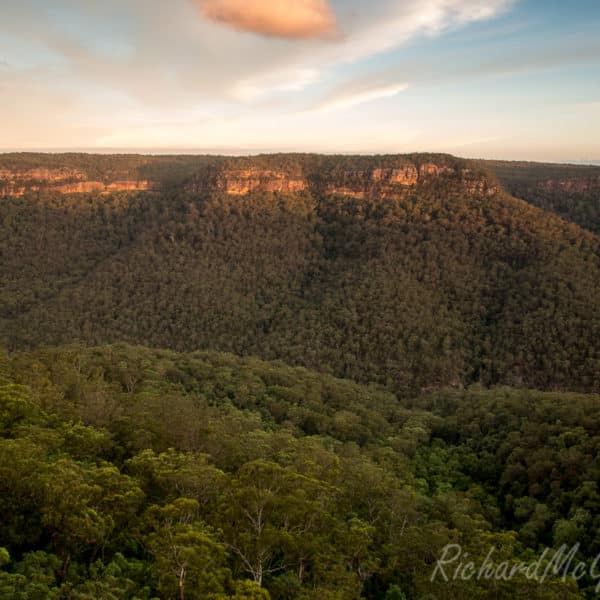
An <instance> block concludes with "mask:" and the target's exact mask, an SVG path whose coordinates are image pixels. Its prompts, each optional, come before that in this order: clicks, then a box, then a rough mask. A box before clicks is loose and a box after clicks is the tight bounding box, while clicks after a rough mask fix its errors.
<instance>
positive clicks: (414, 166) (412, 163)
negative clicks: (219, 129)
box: [0, 155, 497, 199]
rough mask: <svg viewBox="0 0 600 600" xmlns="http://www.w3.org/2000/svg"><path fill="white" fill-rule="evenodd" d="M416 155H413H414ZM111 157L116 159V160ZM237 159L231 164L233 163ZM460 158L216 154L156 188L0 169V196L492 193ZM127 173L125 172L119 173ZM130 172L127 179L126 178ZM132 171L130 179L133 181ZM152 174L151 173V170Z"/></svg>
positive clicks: (119, 179)
mask: <svg viewBox="0 0 600 600" xmlns="http://www.w3.org/2000/svg"><path fill="white" fill-rule="evenodd" d="M415 156H416V155H415ZM115 160H116V161H117V160H118V159H115ZM236 162H237V164H236ZM465 164H466V163H464V161H462V162H460V161H456V160H455V161H450V160H448V159H446V160H443V159H440V160H423V159H419V158H413V156H412V155H411V157H408V156H397V157H389V156H388V157H381V158H377V157H331V158H329V157H320V159H319V157H317V159H315V158H314V157H313V158H310V157H309V158H306V157H304V158H296V159H295V162H294V160H292V159H289V160H288V161H287V162H286V161H285V160H281V159H280V158H279V157H257V158H256V159H254V158H249V159H240V160H237V159H230V160H228V159H220V158H215V159H214V161H213V162H212V163H211V164H209V165H207V166H206V168H203V169H199V170H196V171H195V172H192V173H190V174H187V175H186V176H182V177H181V178H180V179H178V180H175V182H173V181H170V182H169V183H164V184H162V185H161V183H159V180H160V176H159V177H158V178H156V179H151V178H148V177H147V176H146V177H143V176H141V175H140V172H138V173H137V177H136V172H135V171H132V172H131V173H129V174H127V173H126V172H120V171H118V170H111V171H104V173H103V174H102V175H101V176H100V177H99V176H98V174H95V175H93V176H92V177H89V176H88V174H87V173H86V172H84V171H83V170H78V169H73V168H66V167H65V168H55V169H50V168H30V169H20V170H19V169H7V168H4V169H2V168H0V194H2V195H9V196H22V195H24V194H25V193H26V192H27V191H38V190H49V191H55V192H59V193H64V194H72V193H86V192H87V193H92V192H93V193H111V192H116V191H153V190H160V189H161V188H164V189H171V188H175V189H176V188H177V187H180V188H181V189H183V190H184V191H186V192H190V193H199V194H201V193H203V194H207V193H208V194H210V193H215V192H216V193H224V194H229V195H233V196H244V195H247V194H252V193H287V194H296V193H302V192H310V193H314V194H315V195H338V196H348V197H352V198H357V199H366V198H384V199H385V198H392V199H394V198H395V199H402V198H405V197H406V196H407V195H408V194H410V193H411V190H413V189H414V188H415V187H418V186H429V185H434V184H435V182H436V181H439V180H444V181H446V182H447V183H448V185H451V186H452V187H453V189H460V191H462V192H467V193H469V194H483V195H492V194H494V193H496V191H497V188H496V187H495V186H494V184H492V183H490V182H489V180H488V178H487V176H486V175H485V174H483V173H482V172H481V171H480V170H475V171H473V170H471V169H470V168H466V166H465ZM123 175H125V176H126V177H123ZM127 175H129V177H127ZM131 175H133V176H134V177H135V178H132V177H131ZM150 177H153V175H150Z"/></svg>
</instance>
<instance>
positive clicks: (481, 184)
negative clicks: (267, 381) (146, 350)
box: [0, 155, 600, 393]
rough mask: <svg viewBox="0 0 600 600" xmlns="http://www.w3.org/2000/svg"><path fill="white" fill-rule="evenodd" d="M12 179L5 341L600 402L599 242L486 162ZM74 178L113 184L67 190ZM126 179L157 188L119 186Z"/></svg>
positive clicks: (71, 173)
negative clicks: (504, 184)
mask: <svg viewBox="0 0 600 600" xmlns="http://www.w3.org/2000/svg"><path fill="white" fill-rule="evenodd" d="M0 169H4V171H5V179H4V181H5V184H4V185H5V188H4V189H5V193H6V194H9V195H7V196H6V197H5V198H4V199H3V200H2V201H1V203H0V223H1V228H0V258H1V260H0V278H1V281H2V287H1V288H0V338H1V339H2V340H3V341H4V343H5V344H6V345H7V346H8V347H9V348H28V347H33V346H37V345H39V344H44V343H45V344H60V343H65V342H71V341H73V340H80V341H82V342H85V343H86V344H103V343H112V342H120V341H124V342H129V343H134V344H143V345H146V346H151V347H162V348H171V349H175V350H181V351H190V350H196V349H213V350H219V351H227V352H233V353H235V354H239V355H245V356H248V355H254V356H259V357H262V358H265V359H282V360H285V361H286V362H288V363H290V364H293V365H303V366H306V367H311V368H315V369H318V370H320V371H323V372H329V373H332V374H334V375H336V376H340V377H347V378H351V379H355V380H358V381H362V382H371V381H375V382H378V383H381V384H384V385H387V386H388V387H389V388H390V389H393V390H396V391H400V392H403V393H409V392H411V391H412V390H415V389H422V388H437V387H443V386H447V385H454V386H461V385H464V384H468V383H471V382H482V383H484V384H486V385H489V384H496V383H502V384H509V385H517V386H525V387H534V388H539V389H546V390H553V389H570V390H581V391H593V390H598V389H600V379H599V378H600V375H599V374H600V355H599V342H598V340H599V339H600V310H599V308H600V300H599V298H600V294H599V293H598V291H599V290H598V284H599V282H600V264H599V251H600V240H599V238H598V237H596V236H594V235H593V234H592V233H589V232H586V231H584V230H582V229H580V228H578V227H577V226H575V225H572V224H569V223H566V222H565V221H564V220H562V219H560V218H558V217H556V216H554V215H553V214H550V213H548V212H545V211H543V210H540V209H537V208H535V207H532V206H531V205H529V204H527V203H525V202H523V201H520V200H517V199H515V198H514V197H512V196H510V195H509V194H507V193H506V192H505V191H504V190H503V189H502V188H501V187H500V186H499V184H498V183H497V181H496V179H495V177H494V176H493V175H491V174H490V172H489V171H486V170H485V169H482V168H481V167H480V166H477V165H476V164H474V163H469V162H468V161H464V160H461V159H456V158H454V157H449V156H444V155H406V156H383V157H340V156H338V157H336V156H333V157H332V156H318V155H274V156H259V157H253V158H227V157H141V156H137V157H136V156H104V157H101V158H100V157H95V156H90V155H51V156H47V155H3V156H0ZM36 169H37V170H38V171H36V172H34V171H35V170H36ZM6 172H8V173H9V174H8V175H6ZM36 178H37V179H36ZM77 178H79V179H77ZM76 181H79V182H86V181H87V182H90V181H99V182H101V183H102V185H103V186H104V187H103V189H97V190H95V191H93V192H89V193H75V194H65V192H64V191H63V190H61V189H57V186H62V185H71V184H73V183H76ZM127 181H130V182H140V181H144V182H146V188H147V191H131V190H129V191H128V190H127V189H125V190H124V191H117V190H116V189H110V185H111V184H114V183H116V182H127ZM22 188H24V189H22ZM13 193H14V194H16V195H12V194H13Z"/></svg>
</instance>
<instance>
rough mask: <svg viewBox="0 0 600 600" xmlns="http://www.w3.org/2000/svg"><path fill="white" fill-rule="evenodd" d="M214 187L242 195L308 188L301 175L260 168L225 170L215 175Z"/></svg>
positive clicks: (287, 191)
mask: <svg viewBox="0 0 600 600" xmlns="http://www.w3.org/2000/svg"><path fill="white" fill-rule="evenodd" d="M216 189H217V190H218V191H220V192H225V193H226V194H232V195H235V196H242V195H245V194H249V193H251V192H281V193H284V192H285V193H292V194H293V193H297V192H302V191H304V190H306V189H308V182H307V181H306V179H304V178H302V177H297V176H293V175H290V174H288V173H285V172H284V171H269V170H261V169H245V170H227V171H223V172H222V173H220V174H219V175H218V176H217V181H216Z"/></svg>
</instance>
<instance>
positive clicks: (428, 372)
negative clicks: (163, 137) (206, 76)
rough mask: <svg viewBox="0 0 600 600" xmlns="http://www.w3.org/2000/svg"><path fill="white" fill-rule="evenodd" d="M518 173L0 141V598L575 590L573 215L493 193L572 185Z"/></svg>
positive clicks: (589, 592) (589, 394)
mask: <svg viewBox="0 0 600 600" xmlns="http://www.w3.org/2000/svg"><path fill="white" fill-rule="evenodd" d="M488 167H491V168H492V170H493V171H494V172H492V171H490V170H489V168H488ZM542 167H543V168H544V169H545V168H546V167H545V166H543V165H542V166H539V165H538V166H537V167H535V169H538V168H542ZM521 168H522V167H521V166H520V165H514V164H513V165H509V166H506V165H502V164H491V165H484V166H482V165H481V164H480V163H475V162H471V161H466V160H463V159H458V158H455V157H451V156H447V155H433V154H427V155H425V154H413V155H404V156H378V157H364V156H363V157H356V156H319V155H298V154H293V155H287V154H281V155H273V156H267V155H265V156H258V157H236V158H234V157H214V156H195V157H186V156H177V157H169V156H157V157H148V156H127V155H120V156H118V155H112V156H111V155H106V156H95V155H84V154H69V155H41V154H39V155H34V154H11V155H0V194H4V195H3V197H1V198H0V347H2V346H3V347H4V348H6V351H5V350H4V349H3V348H0V598H7V599H10V600H13V599H15V600H38V599H39V600H47V599H48V600H96V599H102V600H151V599H152V600H154V599H158V598H160V599H165V600H171V599H172V600H175V599H178V600H185V599H188V600H194V599H197V600H227V599H230V600H244V599H245V600H252V599H254V600H313V599H317V600H353V599H359V598H366V599H369V600H420V599H423V598H428V599H433V598H435V599H437V600H442V599H443V600H462V599H469V600H471V599H482V600H483V599H485V600H487V599H489V600H492V599H493V600H499V599H506V600H509V599H513V598H528V599H529V600H535V599H540V600H542V599H544V600H545V599H549V600H552V599H556V600H559V599H560V600H571V599H573V600H575V599H577V598H581V599H584V598H585V599H588V598H589V599H591V598H595V597H597V592H596V586H597V584H598V580H596V579H594V576H593V574H594V573H595V572H596V571H595V570H594V564H595V563H594V561H595V560H596V557H597V556H598V555H600V490H599V489H598V482H599V481H600V465H599V462H598V455H599V449H600V396H599V395H598V392H599V391H600V347H599V346H600V344H599V340H600V310H599V309H600V294H599V293H598V292H599V282H600V238H599V237H598V236H597V235H596V233H594V232H595V231H596V229H595V225H594V222H595V221H594V219H595V216H594V214H593V211H592V212H590V211H588V210H587V209H586V210H585V211H583V212H582V211H580V210H579V209H578V208H575V207H576V206H578V205H577V204H576V203H575V204H569V205H568V210H562V209H559V208H557V207H556V206H555V205H550V204H548V205H545V204H544V203H543V202H538V200H537V198H538V196H536V195H535V194H533V195H530V194H529V192H527V190H529V189H530V188H529V187H527V190H526V193H521V194H519V195H520V196H521V197H522V198H523V199H518V198H516V197H514V196H512V195H511V194H510V193H509V192H508V191H507V190H510V191H511V192H512V193H515V194H516V193H517V191H518V190H520V189H525V187H523V185H525V184H523V182H524V181H525V180H526V181H529V182H530V183H527V186H530V187H531V189H532V190H534V189H535V190H538V189H543V190H546V191H547V192H548V193H549V194H550V193H551V194H555V195H556V197H558V194H559V191H558V190H561V189H562V190H570V192H572V193H574V194H575V193H577V194H579V193H580V192H581V193H586V194H587V193H588V191H589V190H593V189H594V187H593V186H594V185H595V184H594V181H595V180H594V179H593V177H592V176H591V175H590V176H588V175H589V173H588V172H587V171H586V175H585V178H584V180H582V179H581V178H580V177H579V174H578V173H575V172H573V173H571V172H569V173H568V177H567V176H566V175H565V174H564V173H561V174H560V175H559V176H557V177H556V178H554V179H552V183H548V181H549V179H548V178H547V177H546V173H545V172H544V174H543V177H542V178H541V179H540V177H539V174H540V173H539V171H535V173H533V174H532V175H531V174H528V173H530V170H531V169H530V166H528V165H526V166H525V167H523V168H525V171H519V170H518V169H521ZM503 169H504V170H503ZM535 169H534V170H535ZM523 173H526V174H527V177H525V179H523ZM592 175H593V174H592ZM530 176H531V179H528V178H529V177H530ZM511 177H512V180H511ZM509 180H511V181H513V183H512V184H511V183H510V181H509ZM540 181H543V182H545V183H543V185H542V186H541V187H540V183H539V182H540ZM582 181H583V183H581V182H582ZM512 185H514V187H511V186H512ZM111 186H112V187H111ZM520 186H521V187H520ZM74 189H77V190H87V189H93V190H94V191H92V192H85V191H84V192H83V193H70V191H72V190H74ZM120 189H122V190H123V191H118V190H120ZM142 189H143V190H145V191H136V190H142ZM536 193H537V192H536ZM552 197H555V196H552ZM526 200H527V201H526ZM536 203H537V204H540V205H541V206H542V208H539V207H536V206H534V204H536ZM581 206H583V205H581ZM585 206H588V205H587V204H586V205H585ZM544 209H548V210H544ZM561 211H562V212H561ZM555 213H559V214H558V215H557V214H555ZM584 213H585V218H583V217H582V216H581V215H583V214H584ZM580 217H581V218H580ZM577 223H579V225H581V227H580V226H579V225H578V224H577ZM449 544H454V545H459V546H460V547H461V549H462V551H463V552H464V553H465V556H469V557H470V560H472V561H474V562H475V563H476V564H481V563H483V562H484V561H485V560H486V557H487V556H488V553H489V552H490V551H493V553H494V560H495V563H496V564H498V563H501V562H502V561H505V562H506V564H510V565H513V564H520V563H530V562H533V561H537V560H540V561H541V562H540V565H541V567H543V568H544V569H545V568H547V567H548V565H549V564H550V566H551V563H550V561H551V558H550V555H544V550H545V549H546V548H548V547H551V548H554V549H557V548H559V547H561V546H563V545H564V546H565V547H569V548H571V547H573V548H575V550H574V552H575V555H574V560H576V561H577V564H579V563H581V564H582V565H583V569H584V571H585V575H584V576H582V577H581V578H580V579H579V581H578V582H576V581H575V579H574V578H573V577H569V576H567V577H564V578H563V577H562V576H561V575H562V573H561V572H558V571H557V572H552V571H549V575H548V576H547V577H546V578H545V580H544V582H543V584H541V583H540V582H539V581H536V580H535V579H532V578H528V577H526V576H525V575H524V574H523V573H518V574H516V575H514V576H511V577H505V578H502V577H500V578H496V577H492V578H471V579H468V580H466V579H450V581H445V580H443V579H442V578H437V579H435V578H434V579H432V573H433V571H434V569H435V566H436V561H438V560H439V559H440V557H441V556H443V554H444V548H446V547H447V546H448V545H449ZM540 556H541V557H542V558H541V559H540V558H539V557H540Z"/></svg>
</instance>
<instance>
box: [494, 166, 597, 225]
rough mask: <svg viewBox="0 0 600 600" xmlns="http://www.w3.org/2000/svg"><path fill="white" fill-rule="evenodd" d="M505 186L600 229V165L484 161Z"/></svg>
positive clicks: (553, 209) (579, 222) (518, 195)
mask: <svg viewBox="0 0 600 600" xmlns="http://www.w3.org/2000/svg"><path fill="white" fill-rule="evenodd" d="M482 164H483V166H485V167H488V168H489V169H491V170H492V171H494V173H496V175H497V176H498V179H499V180H500V182H501V183H502V185H503V186H504V187H505V189H506V190H507V191H508V192H509V193H511V194H513V195H514V196H517V197H518V198H522V199H523V200H526V201H527V202H530V203H531V204H533V205H534V206H539V207H540V208H543V209H545V210H551V211H552V212H555V213H556V214H558V215H560V216H561V217H563V218H564V219H567V220H568V221H572V222H573V223H577V224H578V225H580V226H581V227H585V228H586V229H589V230H590V231H593V232H594V233H600V166H588V165H558V164H543V163H531V162H509V161H482Z"/></svg>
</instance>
